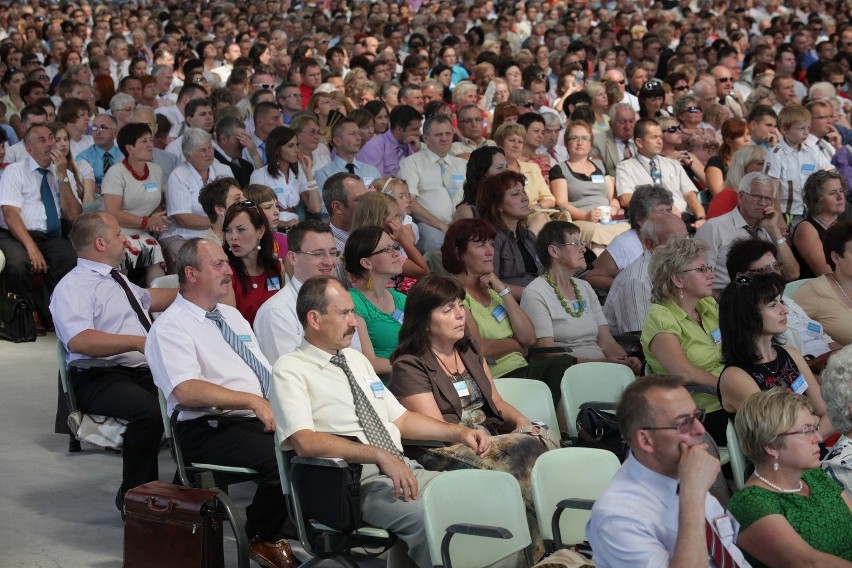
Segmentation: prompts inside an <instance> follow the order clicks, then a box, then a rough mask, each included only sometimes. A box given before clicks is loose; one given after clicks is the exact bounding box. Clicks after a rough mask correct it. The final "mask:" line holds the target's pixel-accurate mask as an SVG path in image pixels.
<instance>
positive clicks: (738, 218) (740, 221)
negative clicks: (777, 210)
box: [731, 207, 764, 231]
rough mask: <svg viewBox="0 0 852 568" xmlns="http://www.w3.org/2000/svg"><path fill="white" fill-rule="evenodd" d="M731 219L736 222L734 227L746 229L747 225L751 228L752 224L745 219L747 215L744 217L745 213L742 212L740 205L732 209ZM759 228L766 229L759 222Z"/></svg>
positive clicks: (759, 229)
mask: <svg viewBox="0 0 852 568" xmlns="http://www.w3.org/2000/svg"><path fill="white" fill-rule="evenodd" d="M731 221H732V222H733V223H734V227H736V228H737V229H745V228H746V227H748V228H749V229H751V225H749V224H748V222H747V221H746V220H745V217H743V214H742V213H741V212H740V208H739V207H734V208H733V209H731ZM757 230H758V231H762V230H764V229H763V227H762V226H761V225H759V224H758V226H757Z"/></svg>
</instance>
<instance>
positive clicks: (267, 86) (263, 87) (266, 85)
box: [252, 83, 302, 96]
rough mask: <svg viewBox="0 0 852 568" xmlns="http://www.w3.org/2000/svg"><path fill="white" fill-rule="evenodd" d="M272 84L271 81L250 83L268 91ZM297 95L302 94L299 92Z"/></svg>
mask: <svg viewBox="0 0 852 568" xmlns="http://www.w3.org/2000/svg"><path fill="white" fill-rule="evenodd" d="M274 86H275V85H273V84H272V83H255V84H254V85H252V87H260V88H261V89H264V90H266V91H268V90H269V89H271V88H272V87H274ZM299 96H302V95H301V94H299Z"/></svg>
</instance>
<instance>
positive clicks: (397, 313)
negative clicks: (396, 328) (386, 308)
mask: <svg viewBox="0 0 852 568" xmlns="http://www.w3.org/2000/svg"><path fill="white" fill-rule="evenodd" d="M391 317H392V318H393V319H395V320H396V321H398V322H399V323H402V321H403V320H404V319H405V312H403V311H402V310H400V309H399V308H394V310H393V313H392V314H391Z"/></svg>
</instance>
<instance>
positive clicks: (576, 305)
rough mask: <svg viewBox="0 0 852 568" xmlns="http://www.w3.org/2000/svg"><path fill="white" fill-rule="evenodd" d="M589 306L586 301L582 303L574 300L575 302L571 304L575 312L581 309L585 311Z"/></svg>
mask: <svg viewBox="0 0 852 568" xmlns="http://www.w3.org/2000/svg"><path fill="white" fill-rule="evenodd" d="M588 306H589V304H587V303H586V300H583V301H582V302H580V301H579V300H574V301H573V302H571V309H573V310H574V311H577V310H579V309H580V308H582V309H584V310H585V309H586V308H587V307H588Z"/></svg>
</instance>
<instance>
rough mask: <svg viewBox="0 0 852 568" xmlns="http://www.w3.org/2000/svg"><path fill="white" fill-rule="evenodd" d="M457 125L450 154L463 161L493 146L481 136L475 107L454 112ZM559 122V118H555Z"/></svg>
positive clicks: (481, 122) (467, 107)
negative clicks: (455, 136)
mask: <svg viewBox="0 0 852 568" xmlns="http://www.w3.org/2000/svg"><path fill="white" fill-rule="evenodd" d="M456 118H457V119H458V123H459V133H460V134H461V136H460V138H459V141H458V142H453V146H452V148H451V149H450V153H451V154H452V155H453V156H458V157H459V158H461V159H463V160H467V159H470V153H471V152H473V151H474V150H476V149H477V148H481V147H483V146H494V141H493V140H489V139H487V138H486V137H485V136H483V135H482V125H483V124H484V121H483V119H482V111H481V110H480V109H479V107H478V106H476V105H465V106H463V107H461V108H460V109H458V110H457V111H456ZM557 120H559V117H557Z"/></svg>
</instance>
